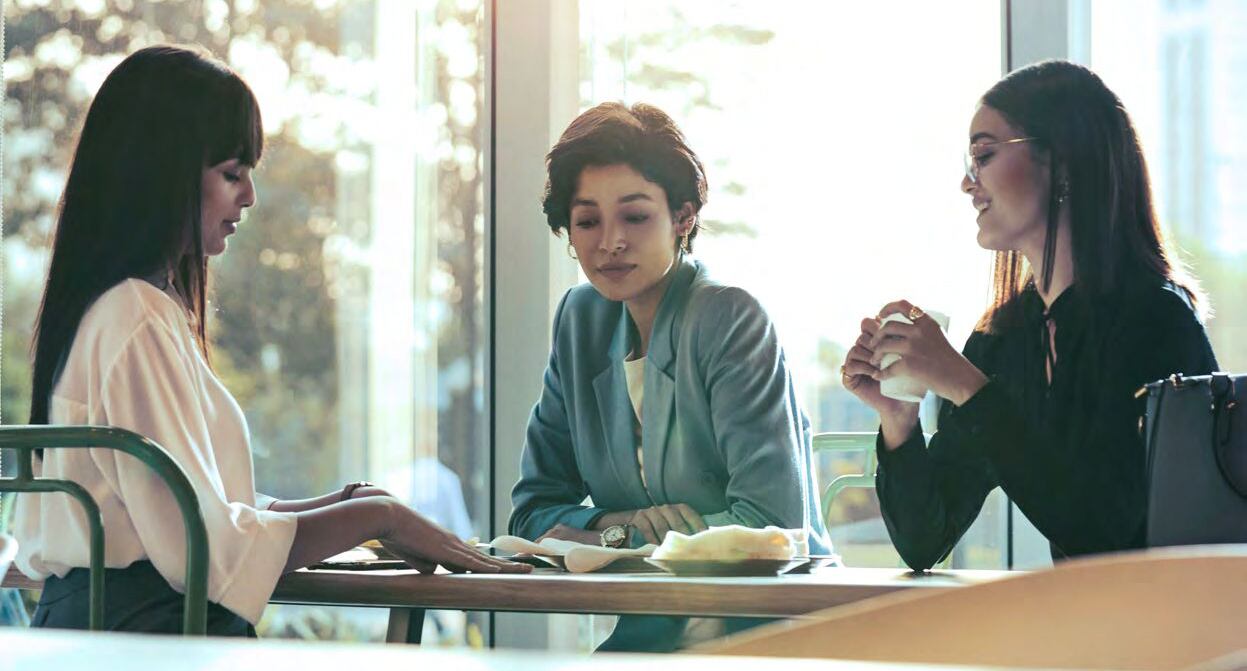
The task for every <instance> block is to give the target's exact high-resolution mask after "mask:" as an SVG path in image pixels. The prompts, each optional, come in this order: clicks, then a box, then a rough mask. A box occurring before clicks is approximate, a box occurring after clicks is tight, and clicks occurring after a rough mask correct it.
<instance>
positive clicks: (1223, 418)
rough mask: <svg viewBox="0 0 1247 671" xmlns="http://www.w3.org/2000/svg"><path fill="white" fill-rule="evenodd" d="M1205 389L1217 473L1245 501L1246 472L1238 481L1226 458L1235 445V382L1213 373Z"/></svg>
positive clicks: (1246, 488)
mask: <svg viewBox="0 0 1247 671" xmlns="http://www.w3.org/2000/svg"><path fill="white" fill-rule="evenodd" d="M1208 386H1209V387H1210V389H1211V391H1212V407H1211V408H1210V410H1211V411H1212V436H1211V438H1212V445H1211V447H1212V453H1213V455H1215V457H1216V461H1217V469H1218V470H1220V471H1221V477H1222V478H1224V479H1225V481H1226V482H1227V483H1229V485H1230V487H1231V488H1233V489H1234V491H1235V492H1237V493H1238V495H1239V496H1241V497H1243V498H1247V468H1244V469H1242V470H1243V471H1244V477H1243V478H1240V477H1239V475H1238V474H1237V472H1236V469H1235V468H1233V467H1232V466H1231V464H1230V463H1229V462H1230V461H1231V459H1232V457H1231V455H1230V454H1229V452H1230V450H1231V449H1233V447H1234V443H1233V442H1232V441H1231V440H1230V438H1232V437H1233V428H1234V427H1233V423H1234V412H1233V411H1234V408H1236V407H1237V406H1238V393H1237V390H1236V389H1235V388H1234V387H1235V385H1234V378H1232V377H1230V376H1229V375H1228V374H1226V373H1213V374H1212V377H1211V379H1210V380H1209V384H1208Z"/></svg>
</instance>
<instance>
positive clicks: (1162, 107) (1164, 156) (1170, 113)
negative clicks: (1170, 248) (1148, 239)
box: [1088, 0, 1247, 371]
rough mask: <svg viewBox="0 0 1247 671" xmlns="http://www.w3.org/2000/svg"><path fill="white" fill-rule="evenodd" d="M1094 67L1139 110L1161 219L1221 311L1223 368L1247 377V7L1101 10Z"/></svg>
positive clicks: (1111, 6) (1211, 328)
mask: <svg viewBox="0 0 1247 671" xmlns="http://www.w3.org/2000/svg"><path fill="white" fill-rule="evenodd" d="M1090 23H1091V25H1090V30H1089V31H1088V32H1089V34H1090V40H1091V49H1090V53H1091V57H1090V62H1089V63H1088V65H1090V66H1091V67H1092V68H1094V69H1095V71H1096V72H1097V73H1099V74H1100V76H1101V77H1103V78H1104V82H1105V83H1106V84H1108V86H1109V88H1111V89H1113V90H1114V91H1115V92H1116V93H1117V94H1118V95H1119V96H1120V97H1121V99H1122V102H1123V103H1124V104H1125V106H1126V109H1127V110H1129V111H1130V114H1131V116H1132V117H1133V119H1134V121H1135V124H1136V126H1137V127H1138V129H1139V135H1140V137H1141V138H1142V141H1143V145H1144V152H1145V153H1146V157H1147V161H1148V170H1149V172H1150V173H1151V177H1152V187H1153V189H1154V193H1155V198H1156V209H1157V212H1158V214H1159V216H1160V219H1161V222H1162V224H1163V225H1164V226H1165V228H1166V231H1167V233H1168V235H1169V236H1170V240H1171V242H1175V243H1176V244H1177V246H1178V247H1179V248H1180V250H1181V252H1182V258H1183V259H1184V260H1185V261H1187V262H1188V263H1189V264H1190V265H1191V267H1192V270H1193V271H1194V273H1195V274H1196V275H1197V276H1198V277H1199V279H1200V281H1201V283H1202V285H1203V288H1204V290H1205V291H1206V292H1207V294H1208V297H1209V302H1210V303H1211V305H1212V308H1213V309H1214V311H1215V314H1214V316H1213V317H1212V319H1210V320H1209V321H1208V322H1207V327H1208V335H1209V337H1210V338H1211V339H1212V344H1213V348H1214V349H1215V350H1216V353H1217V359H1218V361H1219V363H1220V364H1221V368H1222V369H1223V370H1233V371H1243V370H1247V303H1244V301H1243V300H1242V299H1241V297H1238V296H1240V294H1241V293H1242V288H1243V287H1244V286H1247V193H1245V192H1244V190H1243V188H1242V185H1243V184H1247V117H1244V116H1243V109H1244V108H1245V107H1247V69H1244V67H1243V64H1244V62H1247V39H1244V38H1245V37H1247V6H1245V5H1243V3H1240V2H1233V1H1225V0H1221V1H1218V0H1197V1H1192V0H1185V1H1178V0H1146V1H1144V2H1127V1H1125V0H1096V1H1095V2H1094V3H1092V5H1091V13H1090Z"/></svg>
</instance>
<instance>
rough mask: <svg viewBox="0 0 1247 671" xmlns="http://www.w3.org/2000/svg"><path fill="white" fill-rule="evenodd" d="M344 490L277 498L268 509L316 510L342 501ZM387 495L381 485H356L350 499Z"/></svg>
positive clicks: (283, 511) (281, 511)
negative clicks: (307, 495) (311, 495)
mask: <svg viewBox="0 0 1247 671" xmlns="http://www.w3.org/2000/svg"><path fill="white" fill-rule="evenodd" d="M342 491H343V490H341V489H338V490H334V491H332V492H329V493H328V494H322V495H320V496H316V497H313V498H310V499H277V500H275V501H273V503H272V505H270V506H269V507H268V509H269V510H272V511H273V512H278V513H301V512H307V511H309V510H316V509H318V508H324V507H325V506H328V505H333V504H335V503H340V502H341V501H342ZM386 495H387V493H386V491H385V490H384V489H381V488H380V487H374V486H367V487H356V488H355V490H354V491H352V492H351V499H350V500H352V501H354V500H355V499H363V498H367V497H370V496H386Z"/></svg>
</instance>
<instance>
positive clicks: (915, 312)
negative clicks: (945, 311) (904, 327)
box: [909, 305, 926, 322]
mask: <svg viewBox="0 0 1247 671" xmlns="http://www.w3.org/2000/svg"><path fill="white" fill-rule="evenodd" d="M925 314H926V313H925V312H923V311H922V308H920V307H918V306H917V305H912V306H910V308H909V321H911V322H916V321H918V320H919V319H921V318H922V317H923V315H925Z"/></svg>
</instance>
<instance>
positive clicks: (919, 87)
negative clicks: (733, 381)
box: [580, 0, 1006, 567]
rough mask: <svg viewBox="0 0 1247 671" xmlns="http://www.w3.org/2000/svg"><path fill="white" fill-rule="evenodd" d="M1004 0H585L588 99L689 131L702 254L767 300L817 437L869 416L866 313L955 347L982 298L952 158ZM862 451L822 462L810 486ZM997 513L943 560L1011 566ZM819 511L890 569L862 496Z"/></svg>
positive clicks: (863, 492) (994, 59)
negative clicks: (913, 309)
mask: <svg viewBox="0 0 1247 671" xmlns="http://www.w3.org/2000/svg"><path fill="white" fill-rule="evenodd" d="M1000 4H1001V3H999V2H997V1H996V0H978V1H976V2H965V3H953V4H949V3H941V4H936V3H906V4H905V5H904V10H903V11H902V12H900V13H899V14H898V10H897V8H896V7H895V6H893V5H888V4H885V5H878V6H875V5H869V4H863V3H857V4H854V5H852V7H849V6H846V5H841V4H836V3H809V2H800V1H794V0H782V1H778V2H768V3H760V2H724V1H719V0H714V1H706V0H703V1H695V2H687V1H685V2H679V3H676V2H670V1H669V0H637V1H634V2H629V3H618V2H610V1H608V0H581V2H580V22H581V30H580V35H581V54H580V58H581V63H580V64H581V69H580V82H581V84H580V96H581V105H582V108H587V107H589V106H592V105H594V104H597V103H599V102H603V101H608V100H622V101H624V102H627V103H634V102H650V103H654V104H656V105H658V106H660V107H662V108H663V109H665V110H666V111H667V112H668V113H670V114H671V115H672V116H673V117H674V118H675V119H676V121H677V123H679V125H680V126H681V128H682V129H683V130H684V131H685V133H686V134H687V135H688V137H689V141H690V143H691V145H692V147H693V148H694V149H695V150H696V151H698V152H699V154H700V156H701V157H702V159H703V161H704V163H705V165H706V169H707V172H708V177H709V181H710V199H709V202H708V204H707V206H706V208H705V210H704V211H703V215H704V222H705V224H706V226H707V229H706V230H705V231H704V233H703V235H702V236H701V237H699V238H698V245H697V251H696V257H697V258H700V259H702V260H703V261H705V262H706V263H707V264H708V265H709V267H710V269H711V271H712V272H713V273H714V274H715V275H717V276H718V277H719V278H721V279H723V280H725V281H727V282H730V283H733V284H737V285H739V286H743V287H745V288H747V289H748V290H749V291H751V292H752V293H753V294H754V295H756V296H758V297H759V298H760V299H761V300H762V302H763V303H764V304H765V305H766V307H767V309H768V310H769V311H770V313H771V315H772V317H773V318H774V319H775V322H776V323H777V325H778V328H779V330H780V334H781V337H782V338H783V342H784V345H785V347H786V349H787V354H788V356H789V360H790V361H791V362H792V363H793V366H794V368H795V369H796V372H797V375H798V383H799V385H800V390H801V393H802V396H803V398H804V402H805V406H806V409H807V411H808V412H809V413H810V416H811V419H812V421H813V423H814V426H815V428H816V430H817V431H824V432H826V431H874V430H875V429H876V428H877V426H878V424H877V422H878V420H877V417H876V416H875V415H874V413H873V412H872V411H870V410H869V409H868V408H867V407H866V406H865V405H864V404H862V403H860V402H858V401H857V400H856V398H855V397H853V396H852V395H851V394H850V393H849V392H847V391H846V390H845V389H844V388H843V387H842V386H841V384H840V375H839V366H840V363H841V361H842V359H843V355H844V353H845V351H846V350H847V348H848V347H850V346H851V344H852V342H853V341H854V339H855V338H856V337H857V334H858V328H859V327H858V324H859V321H860V320H861V318H862V317H864V316H867V315H873V314H874V313H875V312H876V311H877V310H878V309H879V308H880V307H881V306H882V305H883V304H884V303H886V302H888V301H891V300H895V299H896V298H900V297H907V298H909V299H911V300H913V301H914V302H915V303H917V304H919V305H921V306H923V307H925V308H929V309H933V310H939V311H941V312H945V313H946V314H948V315H950V317H951V327H950V328H951V339H952V341H953V342H954V343H957V344H958V345H960V344H961V343H963V342H964V341H965V339H966V338H967V337H968V335H969V333H970V331H971V329H972V327H973V325H974V323H975V322H976V321H977V320H978V317H979V316H980V314H981V313H982V311H983V309H984V308H985V306H986V299H987V296H988V292H989V288H990V287H989V273H990V262H991V258H990V256H989V255H988V253H987V252H984V251H983V250H981V249H980V248H979V247H978V246H977V245H976V244H975V237H974V231H975V228H974V217H973V211H972V209H971V207H970V203H969V198H968V197H967V196H965V195H964V194H962V193H961V192H960V189H959V182H960V180H961V178H962V174H963V173H962V165H961V163H960V156H961V154H962V152H963V151H964V149H965V146H966V143H967V130H968V128H969V123H970V118H971V116H972V115H973V113H974V107H975V103H976V101H977V100H978V97H979V96H980V95H982V93H983V92H984V91H986V90H987V88H988V87H990V86H991V85H992V84H993V83H994V82H995V81H996V80H997V79H998V78H999V77H1000V61H1001V59H1000V53H1001V51H1000V49H1001V43H1000V33H1001V16H1000ZM928 400H929V399H928ZM932 410H933V408H926V409H925V411H924V412H925V414H926V416H927V418H928V419H931V418H932V416H933V414H934V413H933V412H932ZM925 426H926V427H927V430H928V431H930V430H932V429H933V424H930V423H927V424H925ZM864 456H865V455H864V454H861V453H846V454H823V455H820V471H821V472H820V480H821V482H822V483H823V485H824V486H825V485H826V483H827V482H828V481H830V479H831V478H833V477H834V476H835V475H837V474H839V473H849V472H861V469H862V466H863V464H862V461H863V458H864ZM1003 511H1004V506H1003V497H1002V496H1000V494H999V492H997V493H995V494H993V495H992V498H991V499H989V502H988V504H987V505H986V506H985V508H984V514H983V515H982V516H980V519H979V522H978V523H977V524H976V525H975V527H974V528H973V529H971V530H970V531H969V532H968V533H967V535H966V537H965V539H964V540H963V541H962V543H961V544H960V545H959V546H958V548H957V549H956V550H955V551H954V553H953V556H952V557H951V560H950V561H951V565H952V566H955V567H1003V566H1004V565H1005V552H1006V550H1005V545H1006V543H1005V541H1004V530H1005V523H1004V515H1003ZM829 522H830V525H829V526H830V532H831V535H832V540H833V542H834V543H835V544H836V549H837V550H838V551H839V552H840V553H841V554H842V555H843V556H844V558H845V560H846V562H847V563H848V564H850V565H854V566H897V565H899V559H898V557H897V555H896V552H895V550H893V548H892V544H891V542H890V541H889V539H888V536H887V531H886V530H885V528H884V526H883V522H882V520H881V518H880V516H879V510H878V503H877V501H876V499H875V497H874V493H873V490H870V489H849V490H846V491H844V492H843V493H842V494H841V495H840V496H839V497H837V499H836V500H835V501H834V502H833V505H832V506H831V512H830V520H829Z"/></svg>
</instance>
